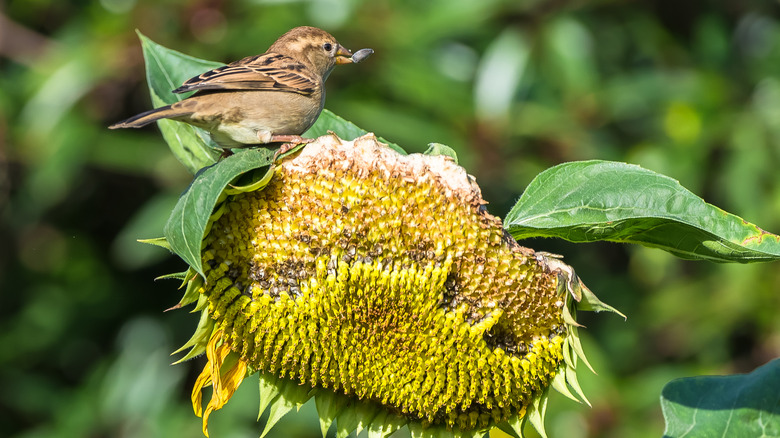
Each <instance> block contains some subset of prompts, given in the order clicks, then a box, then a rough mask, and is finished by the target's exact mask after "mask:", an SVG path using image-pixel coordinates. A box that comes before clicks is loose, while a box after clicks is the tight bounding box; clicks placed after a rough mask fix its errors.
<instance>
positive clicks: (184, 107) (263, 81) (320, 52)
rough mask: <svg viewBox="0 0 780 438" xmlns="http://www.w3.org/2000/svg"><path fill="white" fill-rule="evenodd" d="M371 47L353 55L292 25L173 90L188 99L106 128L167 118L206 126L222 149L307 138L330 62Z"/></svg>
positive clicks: (349, 59)
mask: <svg viewBox="0 0 780 438" xmlns="http://www.w3.org/2000/svg"><path fill="white" fill-rule="evenodd" d="M371 53H373V50H371V49H362V50H360V51H358V52H357V53H356V54H355V56H353V55H352V52H350V51H349V50H348V49H346V48H344V47H342V46H341V45H340V44H339V43H338V42H337V41H336V39H335V38H333V37H332V36H331V35H330V34H329V33H327V32H325V31H324V30H321V29H318V28H316V27H308V26H303V27H296V28H294V29H292V30H290V31H289V32H287V33H285V34H284V35H282V36H281V37H279V39H278V40H276V42H274V43H273V44H272V45H271V47H269V48H268V51H266V52H265V53H263V54H261V55H256V56H249V57H246V58H244V59H242V60H240V61H236V62H233V63H231V64H228V65H226V66H223V67H219V68H216V69H214V70H210V71H207V72H205V73H203V74H201V75H199V76H195V77H194V78H191V79H189V80H188V81H186V82H185V83H184V84H183V85H182V86H181V87H179V88H177V89H175V90H173V92H174V93H186V92H188V91H196V93H195V94H193V95H192V96H190V97H189V98H187V99H184V100H182V101H180V102H176V103H174V104H172V105H168V106H164V107H160V108H157V109H153V110H151V111H146V112H144V113H141V114H138V115H136V116H133V117H130V118H129V119H127V120H123V121H121V122H118V123H115V124H113V125H111V126H109V128H110V129H117V128H140V127H141V126H144V125H147V124H149V123H151V122H154V121H156V120H159V119H172V120H177V121H179V122H185V123H189V124H191V125H195V126H197V127H199V128H203V129H205V130H207V131H208V132H209V133H210V134H211V137H212V138H213V139H214V141H215V142H216V143H217V144H218V145H219V146H220V147H221V148H223V149H227V148H240V147H247V146H251V145H258V144H260V145H262V144H266V143H273V142H288V143H306V142H308V141H310V140H308V139H304V138H302V137H300V135H301V134H303V133H304V132H305V131H306V130H307V129H309V128H310V127H311V126H312V125H313V124H314V122H315V121H316V120H317V117H319V115H320V112H321V111H322V108H323V105H324V103H325V87H324V84H325V80H326V79H327V78H328V75H330V72H331V71H332V70H333V67H334V66H335V65H336V64H349V63H353V62H360V61H362V60H363V59H365V58H366V57H367V56H368V55H370V54H371ZM288 147H291V145H290V146H288Z"/></svg>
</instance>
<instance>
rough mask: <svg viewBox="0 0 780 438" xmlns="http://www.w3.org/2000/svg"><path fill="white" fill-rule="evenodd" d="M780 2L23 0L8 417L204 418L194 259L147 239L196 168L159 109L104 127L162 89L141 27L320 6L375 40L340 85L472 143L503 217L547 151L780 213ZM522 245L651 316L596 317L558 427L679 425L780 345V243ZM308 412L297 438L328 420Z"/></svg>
mask: <svg viewBox="0 0 780 438" xmlns="http://www.w3.org/2000/svg"><path fill="white" fill-rule="evenodd" d="M778 17H780V5H778V4H777V3H776V2H765V1H761V2H760V1H755V0H748V1H722V2H703V1H696V2H685V3H680V2H670V1H665V0H652V1H647V2H642V3H637V2H628V1H620V0H607V1H598V2H590V3H588V4H584V3H583V2H566V1H563V2H542V1H538V0H526V1H514V0H513V1H509V0H487V1H480V2H472V1H465V0H456V1H453V0H447V1H445V0H435V1H430V2H409V1H400V0H398V1H395V0H382V1H361V0H327V1H289V2H279V1H264V0H245V1H233V2H226V1H222V0H196V1H192V2H178V1H174V0H158V1H151V0H131V1H125V0H101V1H95V2H86V1H54V0H34V1H29V0H5V1H3V2H0V218H2V219H1V221H2V222H1V223H0V248H2V250H0V385H2V387H3V388H5V390H4V391H2V392H0V430H2V431H3V435H9V436H117V435H121V436H139V437H140V436H144V437H147V436H171V435H172V434H177V433H178V434H186V435H191V436H197V435H198V433H199V432H198V430H197V429H192V432H190V430H191V428H193V426H194V427H197V426H198V425H199V423H198V421H196V420H195V419H194V418H193V417H192V415H191V411H190V406H189V404H188V394H187V392H188V391H187V390H186V388H189V387H191V384H192V380H193V379H194V375H196V374H195V371H194V369H196V368H199V367H200V366H202V365H201V363H200V362H198V359H196V360H194V361H192V362H191V364H192V366H191V367H190V368H188V367H186V366H180V367H177V368H173V369H170V368H168V366H167V365H165V364H167V363H168V362H169V361H170V359H166V358H165V356H164V354H163V353H164V352H167V351H171V350H172V349H173V348H174V345H177V344H181V343H183V342H184V341H186V339H187V337H188V333H189V332H190V331H191V330H192V328H193V327H194V326H195V324H196V320H195V319H196V317H195V316H194V315H189V314H187V313H185V312H170V313H168V314H165V315H163V314H162V310H163V309H166V308H168V307H170V306H172V305H173V304H175V303H176V302H177V300H178V298H179V296H178V292H177V291H176V290H175V287H176V284H175V283H173V282H163V283H155V282H153V281H152V279H153V278H155V277H157V276H159V275H162V274H165V273H169V272H177V271H180V270H182V268H183V264H182V263H181V262H180V261H179V260H178V259H176V258H173V257H170V256H166V255H165V253H164V252H162V253H160V252H157V253H154V252H145V251H148V250H152V251H153V250H154V248H149V249H147V248H145V246H143V245H141V244H137V243H135V239H138V238H150V237H159V235H160V234H159V230H161V224H163V223H164V221H165V219H166V218H167V215H168V214H169V213H170V209H171V208H172V207H173V205H174V204H175V201H176V199H177V197H178V195H179V194H180V193H181V192H182V191H183V189H184V188H185V187H186V185H187V184H188V183H189V181H190V175H189V173H188V172H187V170H186V169H185V168H184V167H183V166H181V165H180V164H179V163H178V161H177V160H176V159H175V158H174V157H173V156H172V154H170V152H169V151H168V148H167V147H166V145H165V143H164V141H163V139H162V138H161V136H160V133H159V131H158V130H157V128H156V127H149V128H145V129H142V130H132V131H128V132H117V131H109V130H107V129H106V126H108V125H109V124H111V123H113V122H115V121H117V120H121V119H123V118H125V117H128V116H131V115H133V114H136V113H138V112H141V111H144V110H147V109H150V108H151V106H152V105H151V101H150V98H149V94H148V92H147V87H146V83H145V76H144V68H143V58H142V53H141V47H140V44H139V42H138V39H137V37H136V34H135V30H136V29H138V30H139V31H141V32H142V33H144V34H145V35H147V36H148V37H149V38H151V39H152V40H154V41H156V42H159V43H161V44H163V45H164V46H166V47H170V48H174V49H176V50H178V51H181V52H183V53H186V54H189V55H192V56H196V57H199V58H204V59H211V60H219V61H222V62H229V61H232V60H236V59H239V58H241V57H243V56H247V55H253V54H257V53H260V52H262V51H264V50H265V49H266V48H267V47H268V45H269V44H270V43H271V42H272V41H273V40H274V39H275V38H276V37H278V36H279V35H281V34H282V33H283V32H285V31H286V30H288V29H290V28H292V27H294V26H297V25H303V24H308V25H314V26H321V27H323V28H325V29H326V30H328V31H330V32H331V33H333V34H334V35H335V36H337V38H338V39H339V41H341V42H342V43H344V44H345V45H346V46H347V47H349V48H350V49H359V48H362V47H371V48H373V49H374V50H375V51H376V53H375V54H374V55H373V56H372V57H371V58H370V59H369V60H367V61H366V62H365V63H362V64H360V65H359V66H357V67H358V68H354V69H342V70H337V71H335V72H334V73H333V74H332V75H331V78H330V79H329V81H328V100H327V103H326V107H327V108H328V109H330V110H332V111H333V112H334V113H336V114H338V115H339V116H341V117H344V118H345V119H347V120H350V121H352V122H354V123H356V124H357V125H358V126H359V127H361V128H364V129H367V130H369V131H373V132H376V133H377V135H379V136H382V137H384V138H386V139H388V140H390V141H393V142H396V143H398V144H399V145H401V146H402V147H404V148H405V149H407V150H408V151H409V152H422V151H424V150H425V149H426V147H427V145H428V144H429V143H443V144H447V145H449V146H451V147H453V148H454V149H455V151H456V152H457V154H458V157H459V159H460V163H461V165H463V166H464V167H465V168H466V169H467V170H468V171H469V173H471V174H473V175H475V176H476V178H477V181H478V182H479V183H480V185H481V186H482V189H483V193H484V195H485V198H486V199H487V200H489V201H490V202H491V204H490V205H489V206H488V207H489V209H490V211H491V212H492V213H493V214H495V215H497V216H504V215H505V214H506V213H507V211H508V210H509V208H510V206H511V205H513V204H514V201H515V200H516V199H517V198H518V197H519V196H520V194H521V193H522V191H523V190H524V188H525V187H526V185H527V184H528V183H529V182H530V181H531V180H532V179H533V177H534V176H535V175H536V174H538V173H539V172H541V171H542V170H544V169H546V168H548V167H551V166H553V165H555V164H559V163H561V162H565V161H572V160H586V159H601V160H614V161H626V162H630V163H634V164H640V165H642V166H643V167H645V168H647V169H650V170H653V171H655V172H659V173H663V174H665V175H668V176H670V177H672V178H674V179H677V180H679V181H680V182H681V183H682V185H683V186H685V187H687V188H689V189H691V190H692V191H693V192H694V193H695V194H696V195H698V196H701V197H702V198H703V199H704V200H705V201H707V202H709V203H712V204H715V205H718V206H719V207H722V208H724V209H725V210H727V211H731V212H733V213H735V214H737V215H739V216H741V217H743V218H745V219H746V220H748V221H750V222H753V223H757V224H761V225H762V226H763V227H765V228H766V229H767V230H768V231H773V232H778V231H780V177H778V173H777V168H778V167H780V166H779V165H780V109H778V108H780V78H779V77H778V74H777V66H778V65H780V26H779V25H778ZM523 244H524V245H527V246H530V247H533V248H536V249H539V250H546V251H550V252H554V253H558V254H563V255H564V256H565V257H566V259H565V260H566V262H567V263H569V264H571V265H573V266H574V267H575V268H576V269H577V272H578V273H579V274H580V275H581V277H582V278H583V280H584V281H585V282H586V283H587V284H588V285H589V287H590V288H591V289H593V290H594V291H596V292H597V293H599V296H600V297H601V298H602V299H604V300H605V301H606V302H609V303H611V304H613V305H615V306H616V307H618V308H620V309H621V310H622V311H624V312H625V313H626V314H627V315H628V316H629V319H628V322H622V321H620V320H617V319H610V318H602V319H598V318H594V319H593V320H589V315H583V316H584V317H585V319H586V320H585V321H584V323H585V324H586V325H587V326H588V329H587V330H583V331H582V336H583V342H584V343H586V344H587V345H585V348H586V349H588V350H589V351H591V352H593V353H592V355H593V360H592V362H593V365H594V367H595V368H596V370H597V371H598V372H599V374H598V375H597V376H590V375H588V374H587V373H584V374H583V375H582V376H581V377H580V380H581V383H582V386H583V389H584V390H585V391H586V392H587V393H588V394H593V396H592V397H591V401H592V402H593V408H592V409H589V408H587V407H583V406H580V405H576V404H574V403H571V402H569V401H568V400H566V399H565V398H563V397H552V399H551V405H550V410H549V411H550V413H549V415H550V417H551V418H550V419H549V420H548V425H549V432H550V435H551V436H566V437H575V438H576V437H588V436H593V437H595V436H598V437H623V436H640V437H641V436H653V437H656V436H659V435H660V434H661V433H662V431H663V417H662V415H661V410H660V408H659V406H658V397H659V395H660V393H661V390H662V388H663V386H664V385H665V384H666V382H668V381H669V380H671V379H673V378H677V377H683V376H692V375H699V374H722V373H733V372H749V371H752V370H753V369H755V368H756V367H758V366H759V365H762V364H764V363H766V362H768V361H769V360H770V359H772V358H775V357H778V356H780V320H779V319H778V318H777V317H776V309H778V308H780V296H779V294H778V293H777V291H778V290H780V271H778V269H777V267H776V265H770V264H766V265H748V266H745V265H733V266H732V265H714V264H708V263H702V262H690V261H681V260H677V259H675V258H674V257H673V256H670V255H668V254H666V253H663V252H662V251H658V250H652V249H647V248H643V247H634V246H630V247H629V246H622V245H618V244H580V245H577V244H572V243H567V242H563V241H558V240H552V239H550V240H541V239H531V240H527V241H523ZM158 251H159V250H158ZM154 364H157V365H154ZM159 367H161V368H159ZM178 373H181V374H178ZM135 385H138V386H137V388H136V386H135ZM246 386H249V385H246ZM250 389H251V388H250ZM252 392H254V391H251V390H247V391H246V393H247V395H241V394H242V393H241V392H240V391H239V393H238V394H237V397H250V398H251V395H250V393H252ZM156 400H158V401H156ZM163 401H164V403H163ZM253 403H254V401H248V402H247V403H246V404H242V403H234V404H232V406H228V407H227V408H226V409H225V410H224V412H222V411H221V412H220V413H219V415H215V416H214V419H213V425H214V426H213V427H214V429H213V432H214V436H220V437H222V436H246V435H249V436H252V435H250V434H255V435H256V434H257V433H258V430H259V429H258V426H257V425H256V424H255V423H254V418H253V412H251V410H249V412H247V410H246V405H250V406H251V405H253ZM242 405H243V406H242ZM231 408H233V409H237V410H235V411H231ZM305 409H308V408H304V411H305ZM296 418H297V417H296ZM305 418H309V420H311V421H309V420H303V421H301V420H293V421H290V422H289V423H286V424H285V425H283V428H280V429H278V430H280V431H283V432H281V433H284V431H286V432H288V434H286V435H280V436H318V434H319V427H318V424H317V422H316V420H315V419H314V417H305ZM285 428H289V429H285ZM171 431H176V432H171Z"/></svg>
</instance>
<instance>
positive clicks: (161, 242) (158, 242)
mask: <svg viewBox="0 0 780 438" xmlns="http://www.w3.org/2000/svg"><path fill="white" fill-rule="evenodd" d="M137 240H138V242H140V243H146V244H149V245H154V246H159V247H160V248H165V249H167V250H168V251H170V250H171V245H169V244H168V241H167V240H165V237H156V238H154V239H137Z"/></svg>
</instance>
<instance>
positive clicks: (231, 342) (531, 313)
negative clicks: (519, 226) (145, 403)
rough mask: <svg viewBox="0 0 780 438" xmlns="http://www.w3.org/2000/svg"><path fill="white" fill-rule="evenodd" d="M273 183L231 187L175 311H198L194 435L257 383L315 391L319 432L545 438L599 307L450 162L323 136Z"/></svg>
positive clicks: (369, 140)
mask: <svg viewBox="0 0 780 438" xmlns="http://www.w3.org/2000/svg"><path fill="white" fill-rule="evenodd" d="M270 172H271V174H270V178H266V179H265V181H264V182H263V183H262V184H257V185H255V187H245V188H242V189H228V190H227V191H226V193H228V194H229V195H228V196H226V197H225V199H224V201H223V202H222V203H221V204H220V205H219V206H218V208H217V209H216V210H215V213H214V215H213V217H212V221H211V224H210V230H209V231H208V233H207V234H206V236H205V238H204V241H203V246H202V261H203V264H202V265H203V269H204V273H205V279H203V278H201V277H195V275H194V274H193V272H194V271H192V270H191V271H190V274H189V275H188V276H187V280H188V281H189V287H188V293H187V295H185V300H183V301H182V304H187V302H191V301H194V300H195V299H196V298H197V300H198V309H202V311H203V312H204V317H202V318H201V324H200V326H199V329H198V331H197V333H196V335H195V336H194V337H193V339H192V340H191V341H190V342H189V343H188V344H187V345H186V346H185V347H193V349H192V351H191V352H190V354H188V356H187V357H191V356H192V355H194V354H199V353H202V352H204V351H205V352H206V353H207V358H208V364H207V365H206V367H205V368H204V370H203V373H202V374H201V376H200V377H199V379H198V381H197V383H196V385H195V388H194V390H193V405H194V409H195V412H196V413H197V414H198V415H201V414H202V405H201V390H202V388H204V387H205V386H208V385H211V386H213V388H214V392H213V395H212V398H211V400H210V402H209V404H208V405H207V407H206V410H205V413H203V417H204V420H203V423H204V425H203V427H204V433H206V434H207V422H208V415H209V414H210V413H211V412H213V411H214V410H217V409H219V408H221V407H222V406H223V405H224V404H225V403H227V401H228V399H229V398H230V396H231V395H232V394H233V392H234V391H235V390H236V388H237V387H238V385H240V383H241V380H242V379H243V378H244V377H245V376H246V375H249V374H251V373H253V372H260V373H261V376H262V377H261V382H263V383H262V384H261V387H263V385H266V386H268V387H270V388H272V390H270V391H267V393H266V394H261V395H262V396H263V397H262V398H263V401H262V404H263V406H262V409H264V408H265V406H272V407H273V406H274V404H275V403H285V405H286V406H291V404H290V403H291V400H294V403H295V404H300V403H302V402H303V401H305V399H308V398H309V397H311V396H314V397H315V398H318V399H319V400H318V408H320V416H321V420H322V421H323V433H325V432H326V431H327V429H328V427H330V425H331V423H333V421H334V420H335V419H338V420H337V421H338V422H339V424H338V429H339V436H344V433H349V432H350V431H352V430H358V431H359V430H360V429H367V430H368V431H369V435H370V436H377V437H379V436H387V435H389V434H390V433H392V432H393V431H395V430H396V429H397V428H398V427H400V426H402V425H404V424H409V427H410V429H411V430H412V431H413V434H415V435H416V436H479V435H481V434H483V433H484V432H485V431H487V430H488V429H489V428H491V427H494V426H498V427H502V428H504V429H505V430H507V431H514V433H516V434H522V425H523V423H524V421H525V420H531V421H532V422H533V423H534V425H535V426H537V428H539V429H540V430H541V431H542V433H543V414H544V407H545V404H546V403H545V401H546V399H545V397H546V395H547V389H548V387H550V386H553V387H555V388H556V389H558V390H559V391H561V392H563V393H564V394H566V395H568V396H571V397H572V398H574V396H573V395H572V394H571V392H570V391H569V388H573V389H574V391H575V393H577V394H578V395H580V397H582V398H583V399H584V396H582V391H581V390H580V388H579V385H578V384H577V381H576V374H575V373H574V367H575V366H576V363H577V357H578V356H579V357H582V358H583V359H584V356H582V350H581V348H580V346H579V340H578V338H577V335H576V322H574V318H573V315H572V311H573V309H574V304H575V303H574V301H576V300H579V299H580V298H581V297H582V296H583V291H585V292H584V294H585V295H586V297H587V298H588V299H589V300H591V301H593V300H595V297H593V296H592V294H590V291H588V290H587V289H586V288H584V286H583V285H582V284H581V283H580V282H579V279H578V278H577V277H576V275H575V274H574V272H573V271H572V270H571V268H569V267H568V266H567V265H565V264H563V263H562V262H561V261H560V260H558V259H557V258H555V257H554V256H551V255H549V254H544V253H538V252H534V251H533V250H531V249H528V248H524V247H522V246H520V245H518V244H517V242H516V241H514V240H513V239H512V238H511V237H510V236H509V235H508V234H507V233H506V232H505V231H504V230H503V228H502V226H501V221H500V220H499V219H498V218H496V217H494V216H491V215H490V214H489V213H487V211H486V210H485V208H484V204H485V203H484V201H483V200H482V197H481V194H480V191H479V188H478V187H477V185H476V183H475V182H474V180H473V178H472V177H470V176H468V175H467V174H466V172H465V171H464V169H463V168H461V167H459V166H457V165H456V164H455V163H454V162H453V160H452V159H451V158H448V157H445V156H426V155H408V156H404V155H400V154H398V153H396V152H394V151H393V150H391V149H389V148H387V147H385V146H384V145H382V144H381V143H378V142H377V141H376V139H375V138H374V137H373V136H372V135H367V136H364V137H361V138H359V139H357V140H355V141H354V142H346V141H342V140H340V139H338V138H337V137H335V136H324V137H321V138H319V139H318V140H317V141H315V142H314V143H311V144H309V145H307V146H306V147H305V148H304V149H302V151H301V152H300V153H298V154H296V155H293V156H291V157H288V158H285V159H282V160H281V161H280V162H278V163H276V164H275V165H274V166H273V167H272V169H271V170H270ZM322 400H326V401H327V402H322ZM287 409H288V410H289V407H288V408H287ZM346 411H349V412H350V415H349V416H345V415H344V414H343V413H344V412H346ZM347 417H348V418H349V420H347V419H345V418H347Z"/></svg>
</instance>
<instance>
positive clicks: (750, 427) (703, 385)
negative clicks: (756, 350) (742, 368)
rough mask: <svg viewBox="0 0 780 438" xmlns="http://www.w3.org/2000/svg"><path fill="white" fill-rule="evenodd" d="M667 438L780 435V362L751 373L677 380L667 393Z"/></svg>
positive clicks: (663, 395)
mask: <svg viewBox="0 0 780 438" xmlns="http://www.w3.org/2000/svg"><path fill="white" fill-rule="evenodd" d="M661 408H662V409H663V413H664V418H665V419H666V431H665V433H664V436H665V437H669V438H681V437H686V438H695V437H780V359H775V360H773V361H772V362H769V363H768V364H766V365H764V366H762V367H760V368H758V369H756V370H755V371H753V372H752V373H750V374H740V375H733V376H700V377H689V378H684V379H678V380H673V381H671V382H669V383H668V384H667V385H666V386H665V387H664V390H663V392H662V393H661Z"/></svg>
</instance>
